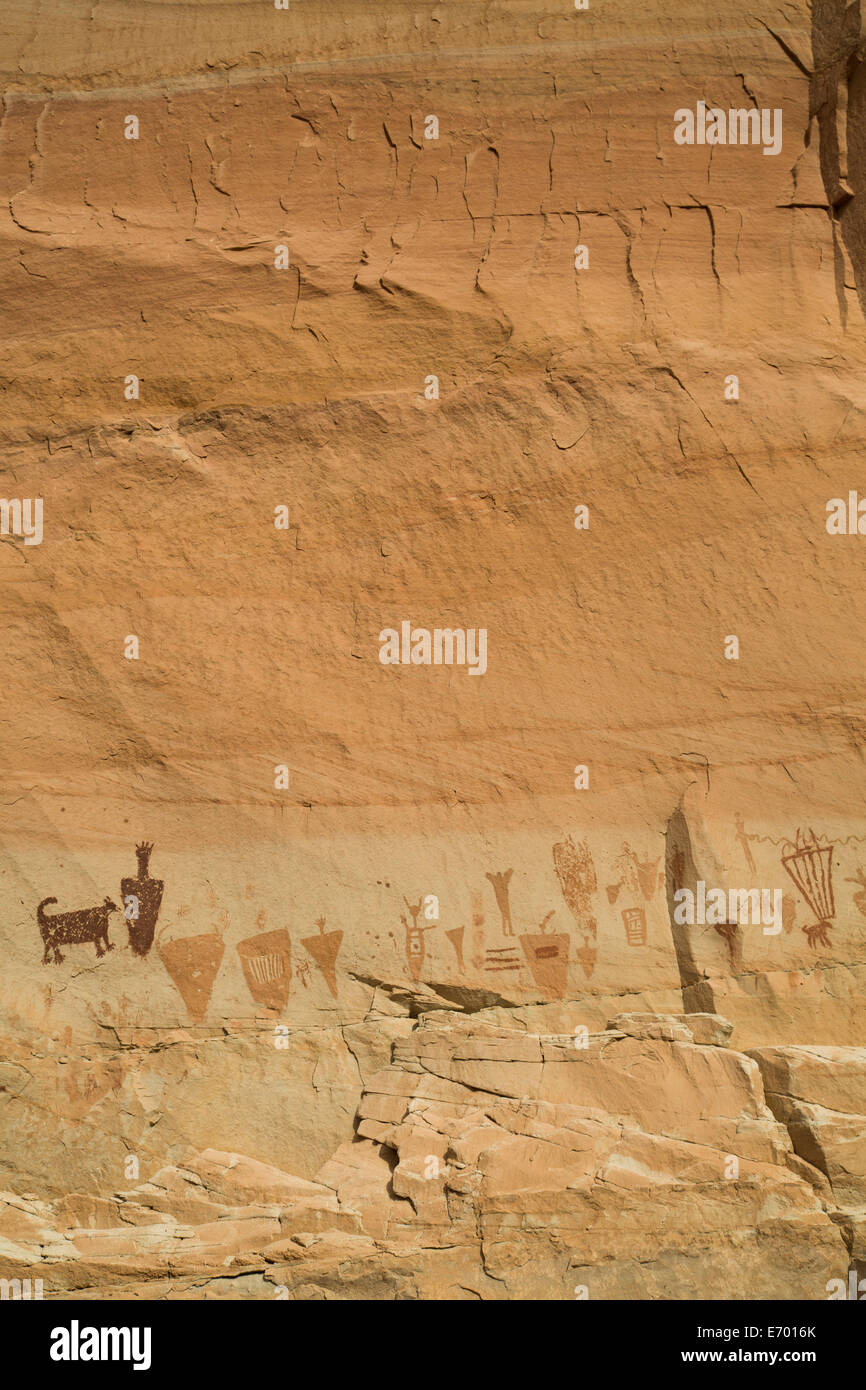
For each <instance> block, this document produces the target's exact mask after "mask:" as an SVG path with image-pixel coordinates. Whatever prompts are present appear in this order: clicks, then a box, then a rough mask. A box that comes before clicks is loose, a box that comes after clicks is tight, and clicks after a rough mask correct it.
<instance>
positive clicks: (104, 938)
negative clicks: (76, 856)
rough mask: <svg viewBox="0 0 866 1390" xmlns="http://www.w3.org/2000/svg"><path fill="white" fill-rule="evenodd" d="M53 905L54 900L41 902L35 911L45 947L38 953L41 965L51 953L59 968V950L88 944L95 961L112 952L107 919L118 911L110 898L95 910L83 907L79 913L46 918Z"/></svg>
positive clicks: (60, 953)
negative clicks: (96, 958) (92, 946)
mask: <svg viewBox="0 0 866 1390" xmlns="http://www.w3.org/2000/svg"><path fill="white" fill-rule="evenodd" d="M56 902H57V899H56V898H43V899H42V902H41V903H40V904H39V906H38V907H37V909H36V920H37V922H38V923H39V931H40V934H41V936H42V942H43V945H44V947H45V950H44V951H43V953H42V964H43V965H47V964H48V957H49V954H50V953H51V952H52V951H53V953H54V964H55V965H60V963H61V961H63V960H64V959H65V957H64V955H63V953H62V951H61V950H60V947H61V946H80V945H83V944H84V943H85V942H88V941H92V942H93V944H94V946H95V947H96V954H97V957H100V956H104V955H105V952H106V951H113V950H114V946H113V945H112V944H111V942H110V941H109V939H108V919H109V917H110V916H111V913H112V912H117V910H118V909H117V904H116V903H113V902H112V901H111V899H110V898H106V899H105V900H104V902H103V903H102V904H101V906H99V907H85V908H82V909H81V910H80V911H79V912H57V913H55V914H54V915H53V916H51V917H49V916H48V914H47V913H46V911H45V909H46V907H47V906H48V904H49V903H56Z"/></svg>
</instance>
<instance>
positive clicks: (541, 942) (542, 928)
mask: <svg viewBox="0 0 866 1390" xmlns="http://www.w3.org/2000/svg"><path fill="white" fill-rule="evenodd" d="M555 916H556V913H555V912H548V914H547V916H546V917H545V918H544V921H543V922H540V923H539V926H538V931H537V932H532V933H528V934H526V935H524V936H521V938H520V944H521V946H522V947H523V953H524V955H525V956H526V959H527V961H528V962H529V968H530V970H531V971H532V976H533V979H534V980H535V983H536V984H537V985H538V987H539V989H541V990H543V991H544V993H545V994H546V995H547V996H548V998H550V999H562V998H563V997H564V995H565V991H566V988H567V986H568V952H569V949H570V947H571V938H570V937H569V935H568V933H567V932H561V933H557V934H554V935H551V936H547V935H546V934H545V933H546V931H547V924H548V922H549V921H550V919H551V917H555Z"/></svg>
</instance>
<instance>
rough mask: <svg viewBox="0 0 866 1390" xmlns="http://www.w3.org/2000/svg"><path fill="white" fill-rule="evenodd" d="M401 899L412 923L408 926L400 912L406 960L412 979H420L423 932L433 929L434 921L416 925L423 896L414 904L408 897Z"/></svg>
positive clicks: (423, 948) (424, 951) (422, 963)
mask: <svg viewBox="0 0 866 1390" xmlns="http://www.w3.org/2000/svg"><path fill="white" fill-rule="evenodd" d="M403 901H404V903H405V904H406V906H407V907H408V909H409V914H410V916H411V918H412V925H411V927H410V926H409V923H408V922H407V921H406V918H405V917H404V916H403V914H402V913H401V914H400V921H401V922H402V923H403V929H404V931H405V933H406V960H407V961H408V964H409V970H410V972H411V975H412V979H413V980H420V978H421V969H422V967H423V965H424V956H425V955H426V950H425V946H424V933H425V931H433V930H434V929H435V927H436V923H435V922H431V924H430V926H429V927H419V926H418V917H419V914H420V912H421V908H422V906H423V902H424V900H423V898H422V899H420V900H419V901H418V902H417V903H415V904H413V903H410V902H409V900H408V898H404V899H403Z"/></svg>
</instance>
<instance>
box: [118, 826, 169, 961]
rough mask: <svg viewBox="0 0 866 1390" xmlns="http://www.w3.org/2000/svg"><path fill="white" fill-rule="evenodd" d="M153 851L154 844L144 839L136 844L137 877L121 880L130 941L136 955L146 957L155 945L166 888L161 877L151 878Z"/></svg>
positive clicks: (122, 900)
mask: <svg viewBox="0 0 866 1390" xmlns="http://www.w3.org/2000/svg"><path fill="white" fill-rule="evenodd" d="M152 853H153V845H152V844H150V845H149V844H147V843H146V842H143V843H142V844H140V845H136V847H135V857H136V859H137V860H138V877H137V878H122V879H121V880H120V893H121V902H122V903H123V915H124V917H125V918H126V929H127V931H128V932H129V944H130V946H131V947H132V949H133V951H134V953H135V955H137V956H146V955H147V953H148V951H149V950H150V948H151V946H152V945H153V934H154V931H155V930H156V919H157V917H158V916H159V909H160V904H161V903H162V893H163V889H164V887H165V884H164V883H163V881H162V879H159V878H151V877H150V874H149V872H148V866H149V864H150V856H151V854H152Z"/></svg>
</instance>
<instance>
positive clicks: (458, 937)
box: [445, 927, 466, 975]
mask: <svg viewBox="0 0 866 1390" xmlns="http://www.w3.org/2000/svg"><path fill="white" fill-rule="evenodd" d="M465 930H466V928H465V927H452V929H451V930H450V931H447V932H446V933H445V935H446V936H447V937H448V940H449V941H450V942H451V945H452V946H453V947H454V954H455V955H456V957H457V969H458V970H459V971H460V974H461V975H463V974H465V973H466V967H465V965H464V964H463V933H464V932H465Z"/></svg>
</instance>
